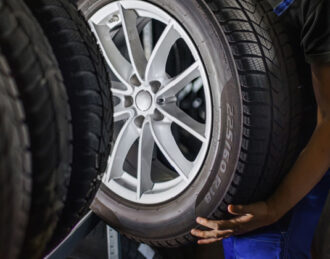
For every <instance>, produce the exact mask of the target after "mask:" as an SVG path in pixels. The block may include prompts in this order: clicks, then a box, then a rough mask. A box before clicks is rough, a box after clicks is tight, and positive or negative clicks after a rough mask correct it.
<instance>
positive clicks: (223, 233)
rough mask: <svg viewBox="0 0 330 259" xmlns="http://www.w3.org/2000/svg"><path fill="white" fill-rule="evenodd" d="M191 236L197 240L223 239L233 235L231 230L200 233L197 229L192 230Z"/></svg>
mask: <svg viewBox="0 0 330 259" xmlns="http://www.w3.org/2000/svg"><path fill="white" fill-rule="evenodd" d="M191 234H192V235H193V236H195V237H199V238H208V239H210V238H224V237H227V236H229V235H232V234H233V231H232V230H225V231H220V230H212V231H202V230H198V229H193V230H192V231H191Z"/></svg>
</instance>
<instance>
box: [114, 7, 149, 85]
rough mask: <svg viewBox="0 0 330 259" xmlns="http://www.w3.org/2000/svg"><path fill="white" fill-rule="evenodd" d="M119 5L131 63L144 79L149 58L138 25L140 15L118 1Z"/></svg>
mask: <svg viewBox="0 0 330 259" xmlns="http://www.w3.org/2000/svg"><path fill="white" fill-rule="evenodd" d="M118 7H119V13H120V16H121V20H122V26H123V30H124V35H125V40H126V45H127V49H128V54H129V57H130V60H131V64H132V66H133V68H134V70H135V71H136V75H137V77H138V79H139V80H140V81H144V73H145V70H146V67H147V59H146V56H145V54H144V49H143V47H142V43H141V40H140V36H139V31H138V27H137V18H138V16H137V14H136V12H135V11H134V10H126V9H125V8H123V7H122V5H121V4H120V3H118Z"/></svg>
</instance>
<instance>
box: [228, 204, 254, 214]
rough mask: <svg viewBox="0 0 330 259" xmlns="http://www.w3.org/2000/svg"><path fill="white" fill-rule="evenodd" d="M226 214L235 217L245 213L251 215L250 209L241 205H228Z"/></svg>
mask: <svg viewBox="0 0 330 259" xmlns="http://www.w3.org/2000/svg"><path fill="white" fill-rule="evenodd" d="M228 212H229V213H230V214H233V215H236V216H241V215H245V214H247V213H251V208H250V206H247V205H246V206H243V205H229V206H228Z"/></svg>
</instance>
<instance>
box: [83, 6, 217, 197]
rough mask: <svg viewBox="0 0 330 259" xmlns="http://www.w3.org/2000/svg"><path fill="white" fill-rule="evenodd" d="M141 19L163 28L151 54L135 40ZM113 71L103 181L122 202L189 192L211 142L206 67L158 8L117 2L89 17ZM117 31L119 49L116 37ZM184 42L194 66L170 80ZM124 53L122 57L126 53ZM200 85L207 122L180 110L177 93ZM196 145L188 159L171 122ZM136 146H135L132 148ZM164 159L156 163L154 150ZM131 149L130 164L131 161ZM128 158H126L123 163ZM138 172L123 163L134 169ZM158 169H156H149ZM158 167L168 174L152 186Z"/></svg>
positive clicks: (181, 31)
mask: <svg viewBox="0 0 330 259" xmlns="http://www.w3.org/2000/svg"><path fill="white" fill-rule="evenodd" d="M142 21H144V22H145V21H147V22H145V23H144V25H146V24H147V23H150V22H153V21H156V22H158V23H161V24H163V25H164V30H163V32H162V33H161V35H160V37H159V39H158V40H157V41H156V42H155V43H156V44H155V46H154V47H153V50H152V52H151V55H150V57H147V56H148V55H146V51H145V49H144V46H143V44H142V43H141V39H140V34H141V33H140V32H141V28H139V27H141V26H139V25H140V24H141V23H143V22H142ZM89 23H90V25H91V27H92V30H93V32H94V33H95V35H96V37H97V39H98V41H99V43H100V45H101V49H102V51H103V53H104V55H105V58H106V60H107V63H108V65H109V67H110V69H111V71H112V74H113V78H112V80H113V82H112V93H113V96H114V103H115V107H114V110H115V112H114V121H115V129H116V133H115V136H114V139H115V143H114V145H113V150H112V152H111V155H110V158H109V162H108V167H107V171H106V174H105V177H104V179H103V182H104V184H105V185H106V186H107V187H108V188H109V189H110V190H111V191H112V192H114V193H116V194H117V195H118V196H120V197H121V198H124V199H126V200H129V201H132V202H135V203H139V204H157V203H161V202H165V201H168V200H170V199H172V198H174V197H176V196H177V195H179V194H180V193H182V192H183V191H184V190H185V189H186V188H188V187H189V186H190V185H191V183H192V182H193V180H194V179H195V177H196V176H197V174H198V173H199V171H200V169H201V167H202V165H203V162H204V159H205V157H206V155H207V151H208V146H209V142H210V138H211V127H212V103H211V94H210V89H209V84H208V79H207V76H206V72H205V68H204V65H203V62H202V61H201V58H200V55H199V53H198V51H197V48H196V47H195V45H194V43H193V42H192V40H191V38H190V36H189V35H188V33H187V32H186V31H185V30H184V28H183V27H182V26H181V25H180V24H179V23H178V22H177V21H176V20H175V19H174V18H173V17H171V16H170V15H169V14H167V13H166V12H164V11H163V10H162V9H160V8H159V7H157V6H155V5H153V4H150V3H147V2H142V1H138V0H137V1H136V0H135V1H130V0H128V1H117V2H112V3H109V4H107V5H105V6H103V7H102V8H100V9H99V10H98V11H97V12H96V13H94V15H93V16H92V17H91V18H90V19H89ZM120 33H122V34H123V40H122V43H121V44H118V41H115V40H113V39H114V37H116V35H118V34H120ZM178 40H181V41H182V40H183V41H184V43H185V46H186V47H187V48H188V49H189V51H190V53H191V55H192V57H193V59H194V62H192V64H190V65H189V66H188V67H187V68H186V69H184V71H182V72H180V73H179V74H178V75H175V76H174V77H171V76H169V74H168V73H167V63H168V59H169V55H170V52H171V50H172V48H173V46H174V45H175V44H176V42H177V41H178ZM123 48H124V49H126V54H125V50H123ZM196 85H199V86H200V87H202V90H203V93H204V99H205V100H204V102H205V120H204V122H203V123H202V122H200V121H197V120H195V119H193V118H192V117H191V116H189V115H188V114H187V113H186V112H184V111H183V110H182V109H180V107H179V105H178V95H179V93H182V92H183V91H185V90H186V89H187V88H190V89H191V88H192V87H194V86H196ZM174 124H175V125H177V126H178V127H179V128H180V129H181V130H184V131H185V132H186V133H187V134H189V136H190V138H191V139H193V140H194V141H198V142H199V143H200V148H199V151H198V153H197V154H196V156H195V157H194V158H193V159H192V160H191V159H188V158H187V157H186V156H185V155H184V152H183V151H182V148H181V147H180V143H179V141H178V139H177V138H176V137H175V134H174V133H173V127H172V126H173V125H174ZM134 147H135V149H134ZM156 148H157V150H158V153H161V156H163V157H164V158H165V160H167V161H166V162H164V159H160V158H159V156H157V155H156V154H155V153H157V152H155V150H156ZM132 149H133V150H135V152H133V154H136V158H135V159H131V158H129V156H130V155H129V153H130V152H131V150H132ZM128 160H130V161H128ZM134 162H135V167H134V166H133V167H134V168H135V169H136V172H135V173H130V172H127V170H126V169H125V164H127V163H128V164H130V165H131V164H134ZM154 163H158V164H161V167H160V166H159V165H158V166H154ZM159 168H167V169H168V170H169V171H173V172H174V174H170V175H171V177H165V178H166V179H165V180H164V179H163V180H162V181H157V180H155V179H157V175H158V174H160V173H159V172H160V169H159Z"/></svg>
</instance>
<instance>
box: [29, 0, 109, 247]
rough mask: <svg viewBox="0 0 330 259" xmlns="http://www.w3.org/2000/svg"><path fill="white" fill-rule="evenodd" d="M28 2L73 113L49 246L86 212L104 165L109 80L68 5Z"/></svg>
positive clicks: (86, 28) (87, 30) (42, 0)
mask: <svg viewBox="0 0 330 259" xmlns="http://www.w3.org/2000/svg"><path fill="white" fill-rule="evenodd" d="M27 3H28V5H29V7H30V9H31V11H32V12H33V13H34V15H35V17H36V18H37V20H38V21H39V23H40V24H41V26H42V28H43V31H44V33H45V35H46V36H47V38H48V40H49V42H50V44H51V46H52V48H53V51H54V53H55V56H56V58H57V61H58V63H59V67H60V69H61V71H62V74H63V77H64V83H65V86H66V89H67V92H68V96H69V104H70V108H71V114H72V128H73V136H74V139H73V163H72V173H71V180H70V185H69V191H68V196H67V199H66V202H65V207H64V211H63V214H62V216H61V218H60V221H59V224H58V227H57V229H56V232H55V236H54V238H53V241H52V243H53V245H54V244H56V243H57V242H58V241H59V240H60V239H62V238H63V237H64V236H65V235H66V234H67V233H68V232H69V231H71V229H72V227H73V226H74V225H75V224H76V223H77V222H78V221H79V220H80V219H81V218H82V216H84V214H85V213H86V212H87V211H88V210H89V205H90V203H91V201H92V199H93V198H94V195H95V193H96V191H97V189H98V187H99V184H100V180H101V178H102V174H103V173H104V170H105V168H106V165H107V160H108V157H109V153H110V143H111V136H112V114H113V110H112V102H111V101H112V98H111V92H110V88H111V84H110V80H109V77H108V72H107V70H106V65H105V62H104V59H103V56H102V54H101V52H100V50H99V48H98V46H97V43H96V40H95V38H94V37H93V34H92V33H91V31H90V28H89V26H88V25H87V23H86V21H85V19H84V17H83V16H82V15H81V14H80V13H79V12H78V10H77V8H76V7H75V6H74V5H73V4H70V3H68V1H64V0H39V1H27Z"/></svg>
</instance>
